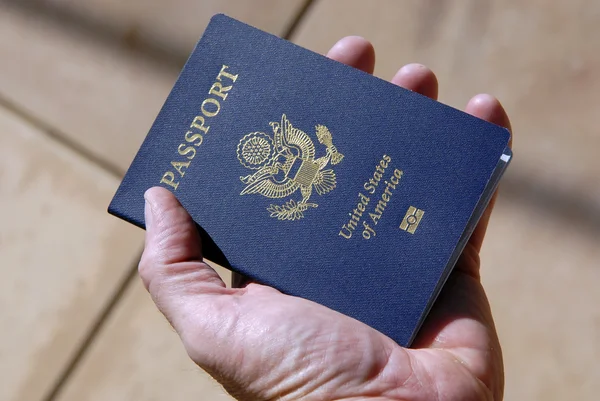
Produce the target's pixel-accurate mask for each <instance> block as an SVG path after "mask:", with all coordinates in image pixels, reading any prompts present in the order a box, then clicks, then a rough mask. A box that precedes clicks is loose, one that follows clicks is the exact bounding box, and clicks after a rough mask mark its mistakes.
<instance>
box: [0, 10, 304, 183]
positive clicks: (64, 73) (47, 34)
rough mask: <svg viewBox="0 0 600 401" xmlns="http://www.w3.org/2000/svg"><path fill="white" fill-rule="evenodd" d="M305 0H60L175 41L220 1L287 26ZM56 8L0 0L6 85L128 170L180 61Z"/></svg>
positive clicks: (276, 27) (195, 34)
mask: <svg viewBox="0 0 600 401" xmlns="http://www.w3.org/2000/svg"><path fill="white" fill-rule="evenodd" d="M300 3H301V1H300V0H294V1H290V2H285V3H283V2H279V1H272V0H261V1H260V2H258V3H255V2H252V3H251V2H234V1H218V2H217V1H209V2H198V1H194V2H191V1H178V2H171V1H156V2H152V6H148V2H144V1H141V0H137V1H125V2H124V1H110V2H106V1H104V0H96V1H90V2H87V1H86V2H70V1H62V2H55V6H56V7H59V6H60V7H65V8H68V9H73V10H75V11H77V12H81V13H84V14H85V13H88V14H91V15H93V17H90V18H96V19H97V20H104V19H108V20H107V21H112V22H110V23H114V24H116V25H115V26H116V28H115V29H117V30H119V29H120V30H121V31H123V32H125V30H127V29H130V28H131V27H132V26H137V27H138V28H136V29H138V30H139V35H141V36H142V37H145V36H144V35H146V33H147V35H148V40H154V38H156V40H158V38H160V37H163V35H166V36H164V38H165V39H164V40H165V43H169V44H168V46H171V45H170V43H171V42H178V41H179V40H181V41H182V43H184V42H185V44H182V45H181V46H182V47H185V48H188V47H190V46H191V44H192V43H194V42H195V41H196V40H197V39H198V38H199V33H201V32H202V31H203V30H204V27H205V25H206V23H207V22H208V19H209V17H210V16H211V15H212V14H213V13H215V12H217V11H226V12H229V13H230V14H232V15H235V16H237V17H239V18H241V19H243V20H245V21H249V22H252V23H256V24H257V25H259V26H261V27H262V28H264V29H267V30H269V31H272V32H282V30H284V29H285V26H287V24H288V23H289V21H290V20H291V19H292V18H293V16H294V15H295V13H296V11H297V8H298V5H299V4H300ZM259 6H260V7H259ZM261 7H262V8H261ZM53 18H54V17H53V16H48V15H45V14H43V13H41V12H40V11H39V10H37V9H36V8H33V7H22V6H19V5H15V4H7V3H0V53H1V54H2V55H3V57H2V66H1V67H0V72H1V73H0V95H2V96H3V97H5V98H7V99H9V100H10V101H12V102H13V103H15V104H18V105H19V106H20V107H22V108H24V109H26V110H27V112H28V113H30V114H32V115H34V116H36V117H37V118H39V119H41V120H43V121H45V122H46V123H47V124H49V125H50V126H51V127H53V128H54V129H56V130H57V131H58V132H59V133H60V134H61V135H64V136H65V137H66V138H68V140H70V141H72V142H73V143H75V144H77V146H80V147H82V148H83V149H85V150H86V151H87V152H90V153H91V154H92V155H93V156H94V157H97V158H99V159H101V160H105V161H107V162H109V163H110V164H111V165H113V166H115V167H116V168H117V169H118V170H120V171H124V170H125V169H126V168H127V167H129V164H130V163H131V161H132V160H133V156H134V155H135V153H136V151H137V149H138V148H139V146H140V144H141V143H142V140H143V138H144V137H145V135H146V133H147V131H148V129H149V128H150V126H151V124H152V122H153V121H154V118H155V117H156V115H157V113H158V111H159V110H160V107H161V106H162V104H163V102H164V100H165V99H166V97H167V95H168V93H169V91H170V90H171V87H172V85H173V84H174V82H175V80H176V79H177V76H178V73H179V67H178V66H177V65H174V64H173V62H172V61H169V60H164V62H163V61H161V60H159V59H157V58H156V57H150V56H148V55H146V54H145V53H143V52H140V51H134V50H132V49H130V48H129V47H127V46H122V45H119V43H115V42H113V41H111V40H107V39H106V38H105V37H102V35H95V33H96V32H95V31H93V30H91V31H87V30H86V29H85V27H83V28H82V27H79V26H76V25H75V24H68V23H64V22H63V21H62V20H60V19H53ZM137 19H139V21H138V20H137ZM133 20H136V21H138V22H135V23H134V22H132V21H133ZM107 23H108V22H107ZM136 24H137V25H136ZM119 27H120V28H119ZM136 32H137V31H136ZM123 34H125V33H123ZM136 35H138V34H136ZM169 35H171V36H169ZM180 35H181V36H180ZM165 46H167V44H165Z"/></svg>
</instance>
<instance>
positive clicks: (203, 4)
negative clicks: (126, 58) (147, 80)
mask: <svg viewBox="0 0 600 401" xmlns="http://www.w3.org/2000/svg"><path fill="white" fill-rule="evenodd" d="M29 2H30V3H33V4H36V5H45V6H47V7H49V8H54V9H56V10H58V11H60V12H62V13H66V14H68V15H71V16H73V17H74V18H77V19H79V20H84V21H89V22H91V23H93V24H95V25H100V26H102V27H104V28H108V29H109V30H110V31H111V32H112V33H113V34H114V35H116V36H118V37H121V38H123V39H124V40H125V41H126V42H128V43H130V44H133V45H135V44H136V43H138V44H142V45H151V46H152V47H155V48H160V49H161V50H164V51H165V52H167V53H173V54H177V55H179V56H182V55H183V56H185V55H187V53H189V52H190V51H191V50H192V48H193V47H194V45H195V44H196V42H197V41H198V39H199V38H200V36H201V35H202V32H203V31H204V27H205V26H206V24H207V23H208V20H209V19H210V17H211V16H213V15H214V14H217V13H225V14H227V15H229V16H231V17H234V18H238V19H240V20H242V21H244V22H246V23H248V24H251V25H254V26H257V27H259V28H261V29H263V30H265V31H267V32H271V33H273V34H275V35H282V34H284V33H285V32H286V30H287V29H288V27H289V26H290V24H291V23H292V22H293V19H294V18H295V16H296V14H297V13H298V12H299V11H300V9H301V8H302V7H303V5H304V0H286V1H280V0H253V1H239V0H204V1H195V0H171V1H165V0H162V1H152V2H148V1H145V0H129V1H121V0H87V1H85V2H82V1H77V0H30V1H29Z"/></svg>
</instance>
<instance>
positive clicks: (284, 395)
mask: <svg viewBox="0 0 600 401" xmlns="http://www.w3.org/2000/svg"><path fill="white" fill-rule="evenodd" d="M448 299H452V302H446V301H447V300H448ZM196 301H197V303H196V302H195V303H189V304H188V307H189V308H190V312H191V311H195V313H198V311H199V310H204V309H206V308H207V307H208V306H207V305H209V304H210V303H213V302H216V303H218V305H219V307H218V308H219V309H222V310H232V309H235V311H236V313H235V315H230V319H231V320H228V321H227V324H226V327H227V333H226V336H225V337H224V339H223V342H222V344H220V346H221V347H226V348H227V349H228V350H231V351H232V352H231V353H229V354H227V356H226V358H227V360H226V361H223V360H217V361H213V362H212V363H208V364H206V361H205V357H204V356H203V355H204V351H203V350H202V349H197V348H198V347H197V345H198V344H200V342H201V341H203V340H202V339H201V338H192V339H191V340H190V341H186V348H187V349H188V351H189V352H190V354H191V355H192V357H193V358H195V359H196V360H198V361H199V362H200V363H201V365H202V366H203V367H205V368H206V369H207V370H209V372H210V373H211V374H213V375H214V376H215V377H216V378H217V379H220V381H222V382H223V383H224V385H225V387H226V389H227V390H228V391H229V392H230V393H231V394H233V395H235V396H236V397H238V398H239V399H252V400H256V399H264V400H267V399H275V398H276V397H277V396H279V397H281V398H280V399H282V400H287V399H290V400H292V399H302V400H310V399H315V400H322V399H332V400H333V399H346V398H351V397H358V398H372V399H377V398H379V399H390V400H432V399H437V400H469V399H474V400H480V399H494V398H500V395H501V389H502V375H501V373H502V372H501V356H500V353H499V348H498V345H497V340H496V338H495V336H493V337H490V333H493V332H494V330H493V326H490V324H491V318H490V315H489V308H488V307H487V301H486V299H485V295H484V293H483V291H482V289H481V286H480V285H479V283H478V281H477V280H476V279H474V278H472V277H470V276H468V275H467V274H465V273H462V272H460V271H459V272H457V273H456V274H454V275H453V277H452V278H451V279H450V281H449V282H448V284H447V286H446V290H445V292H444V293H442V295H441V298H440V302H438V303H437V304H436V307H435V308H434V310H433V311H432V313H431V314H430V317H429V319H428V320H427V322H426V323H425V326H424V327H423V330H421V333H420V335H419V338H418V339H417V341H416V344H415V345H416V346H417V347H418V348H417V349H412V350H408V349H404V348H401V347H399V346H398V345H397V344H396V343H394V342H393V341H392V340H391V339H389V338H388V337H386V336H384V335H383V334H381V333H379V332H377V331H375V330H373V329H371V328H370V327H368V326H366V325H364V324H362V323H360V322H358V321H356V320H353V319H351V318H348V317H346V316H344V315H341V314H338V313H337V312H334V311H332V310H330V309H328V308H325V307H323V306H321V305H318V304H315V303H313V302H309V301H306V300H303V299H300V298H296V297H290V296H286V295H283V294H281V293H279V292H278V291H276V290H273V289H271V288H269V287H265V286H262V285H258V284H250V285H248V286H246V287H245V288H243V289H236V290H232V289H226V288H223V287H221V289H220V290H218V291H217V292H216V293H213V294H212V295H210V296H208V297H207V296H205V295H198V297H197V299H196ZM209 308H210V309H213V308H214V305H212V306H210V307H209ZM220 320H222V317H221V318H220ZM222 323H223V322H222V321H221V322H220V323H219V324H222ZM207 324H208V326H211V325H212V324H217V322H213V323H208V322H206V321H205V322H204V324H203V326H204V325H207ZM202 333H206V328H205V327H199V328H198V336H200V337H202V336H204V335H203V334H202ZM231 339H235V341H231ZM241 344H243V346H240V345H241ZM232 356H234V358H233V359H232ZM342 362H343V363H342ZM291 372H293V373H291ZM232 377H235V378H236V379H234V380H232V379H231V378H232ZM494 393H496V394H494Z"/></svg>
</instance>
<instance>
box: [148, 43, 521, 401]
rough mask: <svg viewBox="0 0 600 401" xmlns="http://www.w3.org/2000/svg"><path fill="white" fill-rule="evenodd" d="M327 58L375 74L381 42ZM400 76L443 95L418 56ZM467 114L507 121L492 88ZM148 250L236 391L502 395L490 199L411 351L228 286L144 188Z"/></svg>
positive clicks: (159, 294) (152, 287)
mask: <svg viewBox="0 0 600 401" xmlns="http://www.w3.org/2000/svg"><path fill="white" fill-rule="evenodd" d="M327 56H328V57H330V58H332V59H335V60H337V61H340V62H342V63H345V64H347V65H350V66H353V67H356V68H359V69H361V70H363V71H365V72H368V73H372V72H373V69H374V66H375V52H374V50H373V46H372V45H371V44H370V43H369V42H368V41H366V40H365V39H362V38H359V37H347V38H344V39H342V40H340V41H339V42H338V43H336V44H335V45H334V46H333V48H332V49H331V50H330V51H329V53H328V54H327ZM391 82H392V83H394V84H396V85H400V86H402V87H405V88H407V89H410V90H413V91H416V92H419V93H421V94H423V95H425V96H429V97H431V98H434V99H435V98H436V97H437V94H438V82H437V79H436V77H435V75H434V74H433V72H431V70H429V69H428V68H427V67H425V66H422V65H419V64H409V65H407V66H404V67H403V68H401V69H400V70H399V71H398V72H397V73H396V75H395V76H394V77H393V78H392V80H391ZM465 110H466V112H467V113H470V114H472V115H474V116H477V117H480V118H482V119H485V120H487V121H490V122H492V123H495V124H498V125H502V126H505V127H507V128H510V124H509V121H508V117H507V115H506V113H505V112H504V110H503V108H502V106H501V105H500V103H499V102H498V100H496V99H495V98H494V97H492V96H489V95H478V96H475V97H473V98H472V99H471V100H470V101H469V103H468V104H467V106H466V108H465ZM145 198H146V209H145V211H146V225H147V231H146V247H145V250H144V253H143V256H142V259H141V261H140V265H139V273H140V276H141V278H142V280H143V282H144V284H145V286H146V288H147V289H148V291H149V292H150V294H151V296H152V299H153V300H154V302H155V303H156V305H157V307H158V308H159V309H160V311H161V312H162V313H163V314H164V315H165V317H166V318H167V319H168V320H169V322H170V323H171V324H172V326H173V327H174V328H175V330H176V331H177V333H178V334H179V335H180V337H181V340H182V342H183V345H184V346H185V349H186V350H187V352H188V354H189V356H190V357H191V358H192V360H193V361H194V362H196V363H197V364H198V365H199V366H200V367H201V368H203V369H205V370H206V371H207V372H209V373H210V374H211V375H212V376H213V377H214V378H215V379H216V380H218V381H219V382H220V383H221V384H222V385H223V386H224V388H225V389H226V390H227V391H228V392H229V393H230V394H231V395H233V396H234V397H236V398H237V399H239V400H300V399H302V400H440V401H441V400H446V401H449V400H460V401H469V400H500V399H502V396H503V388H504V373H503V363H502V353H501V349H500V344H499V343H498V338H497V335H496V330H495V327H494V322H493V320H492V315H491V311H490V307H489V304H488V301H487V298H486V295H485V292H484V290H483V288H482V286H481V282H480V279H479V250H480V248H481V244H482V242H483V238H484V236H485V231H486V227H487V224H488V221H489V218H490V214H491V211H492V208H493V202H492V203H491V204H490V206H489V208H488V209H487V211H486V213H485V215H484V216H483V218H482V219H481V222H480V223H479V225H478V227H477V229H476V230H475V232H474V234H473V236H472V238H471V240H470V241H469V244H468V245H467V247H466V248H465V251H464V252H463V254H462V256H461V257H460V259H459V262H458V264H457V266H456V268H455V269H454V271H453V273H452V275H451V277H450V279H449V280H448V282H447V284H446V286H445V287H444V289H443V291H442V293H441V295H440V297H439V298H438V301H437V302H436V304H435V305H434V307H433V309H432V311H431V313H430V315H429V316H428V318H427V320H426V322H425V324H424V326H423V327H422V329H421V331H420V333H419V335H418V338H417V339H416V342H415V343H414V344H413V348H411V349H406V348H402V347H400V346H398V345H397V344H396V343H395V342H394V341H392V340H391V339H390V338H388V337H386V336H384V335H383V334H381V333H379V332H377V331H375V330H374V329H372V328H370V327H368V326H366V325H364V324H362V323H360V322H358V321H356V320H354V319H351V318H349V317H347V316H344V315H342V314H339V313H337V312H335V311H333V310H330V309H328V308H326V307H324V306H321V305H318V304H316V303H313V302H310V301H307V300H304V299H300V298H296V297H291V296H287V295H283V294H281V293H280V292H279V291H277V290H275V289H273V288H270V287H266V286H263V285H260V284H256V283H250V284H247V285H246V286H244V287H243V288H226V286H225V283H224V282H223V281H222V280H221V279H220V278H219V276H218V275H217V273H216V272H215V271H214V270H213V269H212V268H211V267H210V266H209V265H208V264H206V263H205V262H203V259H202V249H201V244H200V239H199V236H198V233H197V231H196V229H195V226H194V223H193V222H192V220H191V218H190V216H189V215H188V214H187V212H186V211H185V210H184V209H183V207H182V206H181V205H180V204H179V202H178V201H177V200H176V199H175V197H174V196H173V195H172V194H171V192H169V191H167V190H166V189H164V188H158V187H157V188H151V189H149V190H148V191H147V192H146V194H145Z"/></svg>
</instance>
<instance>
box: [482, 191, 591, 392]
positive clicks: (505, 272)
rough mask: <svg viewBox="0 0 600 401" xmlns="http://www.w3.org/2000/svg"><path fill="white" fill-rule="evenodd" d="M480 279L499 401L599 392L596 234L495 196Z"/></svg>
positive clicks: (535, 209)
mask: <svg viewBox="0 0 600 401" xmlns="http://www.w3.org/2000/svg"><path fill="white" fill-rule="evenodd" d="M494 214H495V215H494V216H493V218H492V222H491V226H490V229H489V233H488V238H487V239H486V243H485V245H484V249H483V253H482V256H481V260H482V266H483V269H482V277H483V281H484V286H485V288H486V290H487V293H488V297H489V299H490V302H491V304H492V310H493V312H494V317H495V320H496V326H497V328H498V331H499V335H500V340H501V344H502V348H503V351H504V361H505V375H506V395H505V399H507V400H548V401H553V400H556V401H559V400H565V399H574V400H594V399H596V398H597V397H598V392H599V391H600V367H599V366H598V359H599V358H600V346H599V345H598V338H599V336H600V324H599V322H600V310H599V309H598V305H599V304H600V292H598V282H599V281H600V269H598V267H599V263H598V261H600V248H598V238H599V236H600V235H599V234H600V228H598V227H596V228H589V229H585V230H584V229H582V228H581V227H580V226H578V225H576V224H573V222H572V221H569V220H568V219H563V218H556V217H555V216H549V215H547V214H546V213H545V212H544V211H543V210H540V209H539V208H537V207H536V205H534V204H523V203H515V202H513V201H511V200H510V199H506V198H502V197H500V200H499V202H498V204H497V208H496V211H495V212H494Z"/></svg>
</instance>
